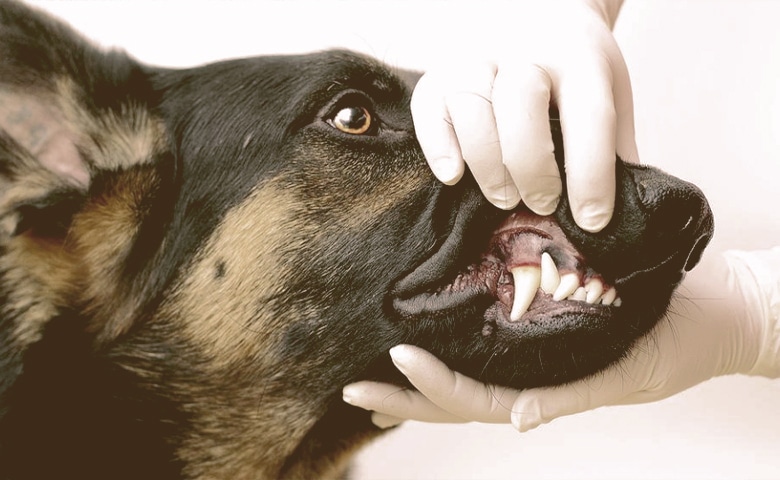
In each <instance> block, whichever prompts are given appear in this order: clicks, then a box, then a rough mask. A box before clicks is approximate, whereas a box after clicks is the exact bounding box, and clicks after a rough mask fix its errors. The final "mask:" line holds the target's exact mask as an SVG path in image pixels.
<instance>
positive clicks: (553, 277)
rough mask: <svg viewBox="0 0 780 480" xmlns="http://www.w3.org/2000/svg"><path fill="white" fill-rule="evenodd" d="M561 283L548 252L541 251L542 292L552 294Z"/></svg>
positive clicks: (556, 268)
mask: <svg viewBox="0 0 780 480" xmlns="http://www.w3.org/2000/svg"><path fill="white" fill-rule="evenodd" d="M560 284H561V276H560V275H559V274H558V267H557V266H556V265H555V261H553V259H552V257H551V256H550V254H549V253H547V252H544V253H542V281H541V288H542V291H543V292H544V293H548V294H552V293H554V292H555V289H556V288H558V285H560Z"/></svg>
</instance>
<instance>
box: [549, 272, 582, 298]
mask: <svg viewBox="0 0 780 480" xmlns="http://www.w3.org/2000/svg"><path fill="white" fill-rule="evenodd" d="M579 286H580V277H579V276H578V275H577V274H576V273H564V274H563V275H561V283H560V285H558V288H556V289H555V293H553V300H556V301H559V300H563V299H564V298H568V297H569V296H570V295H571V294H572V293H574V291H575V290H577V287H579Z"/></svg>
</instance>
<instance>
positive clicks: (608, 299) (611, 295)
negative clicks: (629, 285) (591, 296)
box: [601, 287, 617, 305]
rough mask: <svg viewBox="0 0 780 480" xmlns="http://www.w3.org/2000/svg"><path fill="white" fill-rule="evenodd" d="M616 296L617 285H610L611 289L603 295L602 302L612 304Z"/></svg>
mask: <svg viewBox="0 0 780 480" xmlns="http://www.w3.org/2000/svg"><path fill="white" fill-rule="evenodd" d="M616 298H617V290H615V287H609V289H608V290H607V291H606V292H605V293H604V296H603V297H601V304H602V305H612V303H613V302H614V301H615V299H616Z"/></svg>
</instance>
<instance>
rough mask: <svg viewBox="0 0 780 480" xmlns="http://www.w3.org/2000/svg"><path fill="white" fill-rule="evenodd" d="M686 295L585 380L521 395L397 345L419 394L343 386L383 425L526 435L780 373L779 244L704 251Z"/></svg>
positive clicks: (396, 357) (396, 354) (399, 360)
mask: <svg viewBox="0 0 780 480" xmlns="http://www.w3.org/2000/svg"><path fill="white" fill-rule="evenodd" d="M680 293H681V295H680V296H678V297H679V298H677V299H676V300H675V301H674V304H673V305H672V308H671V309H670V313H669V315H668V319H665V320H662V321H661V322H660V323H659V325H658V326H657V327H656V328H655V330H654V331H653V332H651V333H650V334H649V335H648V336H647V337H645V338H644V339H642V340H641V341H640V342H639V343H638V344H637V345H636V346H635V348H634V349H633V350H632V352H631V353H630V355H629V356H628V357H627V358H626V359H624V360H623V361H622V362H620V363H619V364H618V365H615V366H613V367H610V368H609V369H607V370H605V371H604V372H601V373H598V374H596V375H594V376H592V377H590V378H586V379H584V380H580V381H577V382H574V383H571V384H567V385H564V386H560V387H552V388H538V389H530V390H525V391H522V392H520V391H515V390H512V389H508V388H504V387H496V386H493V385H486V384H482V383H480V382H478V381H476V380H473V379H470V378H468V377H465V376H463V375H461V374H459V373H457V372H453V371H451V370H450V369H449V368H447V367H446V366H445V365H444V364H443V363H441V362H440V361H439V360H437V359H436V358H435V357H434V356H433V355H431V354H430V353H428V352H426V351H424V350H421V349H419V348H417V347H412V346H409V345H401V346H398V347H395V348H394V349H392V350H391V355H392V357H393V361H394V363H395V365H396V366H397V367H398V369H399V370H401V372H403V373H404V374H405V375H406V376H407V377H408V378H409V380H410V381H411V382H412V384H413V385H414V386H415V387H416V388H417V389H418V390H419V391H411V390H406V389H402V388H400V387H397V386H394V385H388V384H382V383H375V382H359V383H355V384H352V385H348V386H347V387H345V388H344V398H345V401H347V403H350V404H352V405H356V406H359V407H362V408H365V409H367V410H372V411H373V412H374V413H373V416H372V419H373V421H374V423H375V424H377V425H378V426H380V427H389V426H392V425H395V424H397V423H399V422H400V421H402V420H403V419H413V420H420V421H427V422H468V421H478V422H489V423H509V422H511V423H512V424H513V425H514V426H515V428H517V429H518V430H520V431H526V430H529V429H532V428H535V427H537V426H538V425H540V424H543V423H547V422H549V421H551V420H553V419H555V418H557V417H561V416H564V415H570V414H574V413H578V412H583V411H586V410H590V409H594V408H597V407H600V406H605V405H618V404H633V403H646V402H652V401H655V400H660V399H662V398H665V397H668V396H670V395H673V394H675V393H678V392H681V391H683V390H685V389H687V388H689V387H692V386H694V385H696V384H698V383H700V382H703V381H705V380H708V379H710V378H712V377H715V376H719V375H726V374H734V373H745V374H751V375H764V376H768V377H778V376H780V247H776V248H774V249H772V250H764V251H756V252H728V253H726V254H714V255H712V254H708V255H705V257H704V258H703V259H702V262H701V264H700V265H699V266H697V267H696V268H695V269H694V270H693V271H692V272H691V273H690V274H689V276H688V277H687V278H686V279H685V281H684V282H683V284H682V286H681V288H680Z"/></svg>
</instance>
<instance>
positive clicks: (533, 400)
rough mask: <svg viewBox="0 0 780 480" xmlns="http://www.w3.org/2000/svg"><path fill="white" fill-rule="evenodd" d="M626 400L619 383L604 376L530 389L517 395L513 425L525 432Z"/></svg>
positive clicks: (513, 407) (513, 412)
mask: <svg viewBox="0 0 780 480" xmlns="http://www.w3.org/2000/svg"><path fill="white" fill-rule="evenodd" d="M625 396H626V392H624V391H623V388H622V384H621V382H620V380H619V379H606V378H604V375H599V376H597V377H590V378H586V379H583V380H579V381H577V382H574V383H570V384H566V385H562V386H559V387H546V388H533V389H529V390H525V391H523V392H521V393H520V395H518V397H517V399H516V400H515V403H514V405H513V406H512V415H511V421H512V425H513V426H514V427H515V428H516V429H517V430H519V431H520V432H527V431H528V430H532V429H534V428H536V427H538V426H539V425H542V424H545V423H549V422H551V421H552V420H555V419H556V418H558V417H564V416H567V415H573V414H575V413H582V412H585V411H587V410H593V409H594V408H598V407H602V406H605V405H614V404H616V403H620V399H622V398H624V397H625Z"/></svg>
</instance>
